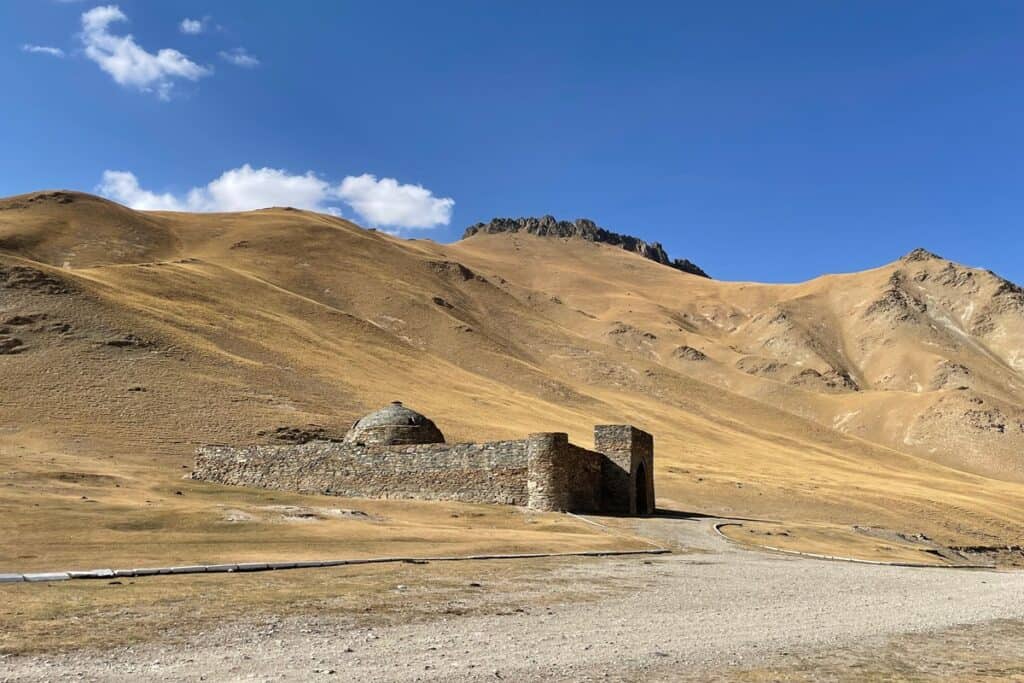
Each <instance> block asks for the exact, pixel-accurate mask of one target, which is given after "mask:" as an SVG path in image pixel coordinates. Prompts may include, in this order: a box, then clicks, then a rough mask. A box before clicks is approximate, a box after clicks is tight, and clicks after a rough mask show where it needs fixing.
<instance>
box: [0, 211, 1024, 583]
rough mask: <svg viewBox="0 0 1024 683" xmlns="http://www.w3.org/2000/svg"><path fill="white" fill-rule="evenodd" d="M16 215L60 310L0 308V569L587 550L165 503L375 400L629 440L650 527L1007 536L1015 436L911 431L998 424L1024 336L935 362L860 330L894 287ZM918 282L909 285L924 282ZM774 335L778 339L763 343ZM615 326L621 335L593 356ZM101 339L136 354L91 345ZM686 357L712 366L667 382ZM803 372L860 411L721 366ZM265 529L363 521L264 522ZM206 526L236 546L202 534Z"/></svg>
mask: <svg viewBox="0 0 1024 683" xmlns="http://www.w3.org/2000/svg"><path fill="white" fill-rule="evenodd" d="M30 199H32V198H25V197H22V198H15V199H14V200H11V201H8V202H6V203H4V205H3V206H2V207H0V208H2V209H3V212H2V217H3V221H2V222H0V268H7V269H9V268H12V267H31V268H34V269H36V270H40V271H43V272H45V273H47V274H49V275H50V276H52V277H53V278H56V279H57V280H58V281H60V282H63V283H65V284H67V285H68V287H69V289H70V290H71V291H69V292H68V293H63V294H48V293H46V292H43V291H37V290H32V289H10V288H0V315H2V316H4V317H6V316H7V315H14V314H17V315H28V314H32V315H38V316H40V317H39V319H38V322H36V323H33V324H32V325H26V326H20V327H17V328H11V329H12V332H10V333H11V334H16V335H18V336H19V338H23V341H24V342H25V351H24V352H22V353H19V354H16V355H8V356H0V369H2V372H0V515H2V516H0V567H2V569H4V570H15V569H24V570H30V569H43V568H53V567H54V566H66V565H78V566H88V567H91V566H96V565H98V564H117V563H124V564H148V563H164V562H184V563H192V562H199V561H215V560H218V559H230V560H235V561H238V560H245V559H279V558H280V559H289V558H292V557H296V556H302V557H308V556H311V555H312V556H316V557H322V556H324V555H332V556H344V557H349V556H353V555H355V554H394V553H398V552H402V553H416V552H420V551H422V550H426V549H429V550H430V551H431V553H434V552H437V551H438V550H439V549H440V550H443V551H444V552H451V553H458V552H463V551H468V550H470V549H472V550H473V551H476V550H481V549H491V548H500V549H517V550H527V549H529V550H533V549H539V548H547V549H571V548H579V547H584V546H586V547H589V546H590V545H592V544H593V543H595V542H597V543H600V542H606V541H602V540H601V539H602V537H601V536H600V535H599V534H597V533H596V532H595V531H594V530H592V529H584V528H582V527H579V526H575V525H568V523H566V522H565V521H562V520H559V519H558V518H545V517H538V518H536V519H533V520H531V519H530V518H528V517H527V516H524V515H522V514H521V513H519V512H516V511H513V510H500V509H481V508H474V507H472V506H454V505H453V506H448V505H419V504H412V503H398V502H366V501H359V502H356V501H340V500H338V499H328V498H323V497H305V496H289V495H287V494H282V493H275V492H260V491H245V490H241V489H230V490H229V489H222V488H217V487H211V486H205V485H198V484H195V483H192V482H189V481H187V480H183V479H182V476H183V475H185V474H187V471H188V467H189V465H190V463H191V460H192V452H193V450H194V448H195V447H196V446H197V445H199V444H202V443H210V442H219V443H247V442H254V441H266V440H268V439H269V437H267V436H261V435H260V434H259V432H261V431H266V430H273V429H274V428H276V427H278V426H282V425H290V426H301V425H304V424H307V423H317V424H321V425H324V426H326V427H328V428H329V429H332V430H334V431H336V432H341V431H344V429H345V428H346V427H347V426H348V425H349V424H350V423H351V421H352V420H353V419H354V418H356V417H358V416H359V415H361V414H363V413H365V412H367V411H368V410H370V409H373V408H376V407H378V406H379V405H382V404H384V403H386V402H387V401H389V400H392V399H396V398H400V399H403V400H405V401H406V403H407V404H409V405H411V406H413V407H414V408H416V409H418V410H420V411H422V412H424V413H426V414H428V415H430V416H431V417H433V418H434V419H435V420H436V421H437V422H438V424H439V425H440V427H441V428H442V430H443V431H445V433H446V435H447V436H448V437H449V440H477V439H489V438H508V437H521V436H522V435H524V434H526V433H528V432H533V431H541V430H559V431H567V432H569V434H570V436H571V437H572V439H573V440H574V441H576V442H578V443H581V444H583V445H587V444H589V443H591V435H590V429H591V425H593V424H595V423H610V422H631V423H634V424H636V425H638V426H640V427H642V428H644V429H646V430H648V431H650V432H652V433H653V434H654V435H655V437H656V451H657V452H656V469H657V471H656V481H657V489H658V496H659V504H660V505H662V506H665V507H672V508H675V509H681V510H692V511H701V512H705V513H711V514H717V515H725V516H729V515H738V516H751V517H759V518H764V519H771V520H781V521H785V522H786V523H791V524H793V525H795V526H794V527H793V528H794V529H797V530H804V529H811V528H813V527H814V525H835V526H849V525H853V524H862V525H870V526H877V527H881V528H885V529H890V530H893V531H896V532H901V533H906V534H908V535H913V534H916V533H925V534H927V535H928V536H929V537H931V538H933V539H934V540H935V541H936V542H938V543H943V544H950V545H972V544H973V545H995V544H1000V543H1003V544H1006V543H1019V542H1020V539H1021V538H1024V507H1022V506H1021V505H1020V501H1021V500H1022V498H1024V485H1022V484H1021V483H1019V480H1020V479H1021V472H1020V471H1019V470H1018V469H1016V468H1018V466H1019V457H1018V454H1019V452H1020V448H1021V446H1022V444H1024V441H1022V440H1021V439H1022V438H1024V437H1021V436H1019V435H1017V433H1016V432H1014V431H1013V429H1012V428H1011V429H1007V430H1005V433H1004V434H1002V436H993V435H992V434H990V433H989V432H988V431H985V432H984V433H982V432H978V433H975V432H974V431H971V430H972V429H973V428H972V427H969V426H964V425H962V424H961V423H960V422H958V421H957V420H958V419H959V418H958V417H957V416H958V415H960V414H961V413H962V411H963V409H964V406H960V405H959V404H956V405H953V404H949V407H948V409H946V408H942V410H941V411H940V413H941V415H939V416H938V417H935V415H934V414H933V413H929V411H932V410H933V409H934V408H935V407H936V406H940V407H942V406H946V405H947V403H944V402H948V401H954V400H956V401H959V400H960V399H961V398H963V400H965V401H967V400H970V399H971V398H976V397H978V396H984V398H983V400H984V401H986V402H987V403H986V404H985V407H986V409H988V408H989V407H1001V408H1000V409H1002V410H1004V412H1005V413H1006V414H1007V415H1008V416H1010V415H1015V414H1014V413H1012V410H1011V409H1016V407H1017V406H1019V405H1020V399H1019V393H1016V394H1015V393H1014V390H1013V389H1012V387H1011V385H1012V383H1013V381H1016V380H1013V378H1014V377H1019V374H1020V373H1019V368H1017V366H1016V365H1014V363H1016V362H1017V361H1016V360H1014V359H1013V358H1012V357H1010V355H1008V354H1009V353H1010V352H1011V351H1012V348H1014V344H1016V348H1019V347H1020V344H1021V343H1022V340H1024V336H1022V330H1024V327H1021V326H1020V325H1019V324H1018V322H1015V321H1016V318H1012V317H1006V318H1005V319H1003V318H1000V319H998V320H995V322H996V323H998V324H999V325H1001V326H1002V327H1001V329H1002V331H1003V332H1002V335H1001V336H999V338H998V343H997V341H996V340H994V339H989V338H986V339H982V340H976V341H977V344H981V345H982V346H983V347H984V348H983V349H982V350H979V348H981V347H977V345H975V344H973V343H972V344H962V343H961V348H960V349H959V350H951V348H952V347H950V343H951V342H949V339H950V338H951V337H950V336H949V334H952V333H949V334H947V333H946V332H943V331H942V330H939V331H938V332H935V331H931V332H929V331H927V330H929V329H931V328H927V326H925V327H920V328H906V329H903V328H901V329H900V330H897V331H895V332H893V331H889V330H888V329H887V328H886V329H883V328H881V327H878V325H877V324H876V323H870V324H869V323H868V322H865V318H864V315H863V311H864V307H865V306H866V305H867V304H869V303H870V302H871V301H873V300H874V299H876V298H877V297H878V296H880V295H881V294H882V293H883V292H884V291H885V288H886V286H887V284H886V283H887V282H888V279H889V278H890V276H891V275H892V273H893V272H895V270H897V269H900V268H902V269H908V268H918V267H919V266H917V265H906V264H902V265H901V264H894V265H893V266H889V267H886V268H883V269H879V270H877V271H870V272H868V273H863V274H857V275H851V276H836V277H829V278H823V279H820V280H816V281H814V282H812V283H807V284H805V285H799V286H777V287H771V286H762V285H749V284H743V283H721V282H712V281H706V280H703V279H700V278H695V277H691V276H687V275H684V274H682V273H679V272H677V271H674V270H671V269H668V268H664V267H662V266H658V265H657V264H653V263H651V262H648V261H645V260H643V259H641V258H639V257H637V256H634V255H631V254H627V253H624V252H622V251H620V250H616V249H612V248H607V247H604V246H600V245H594V244H590V243H585V242H581V241H569V242H561V241H558V240H550V239H542V238H533V237H527V236H507V235H506V236H481V237H476V238H473V239H471V240H468V241H465V242H460V243H457V244H455V245H438V244H434V243H432V242H429V241H405V240H399V239H395V238H392V237H390V236H387V235H383V234H380V233H376V232H370V231H365V230H362V229H360V228H358V227H357V226H354V225H352V224H350V223H347V222H345V221H343V220H338V219H334V218H331V217H327V216H321V215H316V214H311V213H308V212H301V211H290V210H282V209H274V210H266V211H256V212H249V213H245V214H221V215H210V214H206V215H189V214H161V213H152V214H139V213H137V212H132V211H128V210H126V209H123V208H121V207H116V206H114V205H111V204H109V203H107V202H103V201H100V200H97V199H95V198H89V197H87V196H84V195H72V196H71V201H70V202H69V203H63V202H62V201H57V200H54V199H48V198H45V197H44V198H41V199H33V200H32V201H29V200H30ZM456 261H457V262H459V263H462V264H465V265H466V266H468V267H469V268H470V269H471V271H472V272H470V273H469V274H466V273H465V272H464V271H461V270H460V269H459V268H458V267H456V266H452V265H450V263H449V262H456ZM920 267H923V268H926V269H930V270H929V273H931V275H930V276H929V277H930V279H929V280H928V281H927V282H928V283H931V282H933V281H936V280H938V279H940V276H941V272H940V271H941V269H942V268H944V266H943V265H942V263H938V262H937V263H935V264H925V265H924V266H920ZM932 271H934V273H933V272H932ZM977 277H978V278H981V275H978V276H977ZM922 286H924V285H922ZM928 286H929V287H932V285H931V284H928ZM936 287H937V285H936ZM991 289H992V284H991V282H990V281H989V280H985V281H984V283H983V286H980V288H979V289H978V291H977V292H973V293H967V292H964V293H963V296H961V297H960V299H962V300H963V301H964V302H969V300H973V299H972V297H973V298H977V299H978V301H979V303H984V301H983V300H984V297H986V296H989V295H990V294H991V291H990V290H991ZM929 291H931V290H929ZM934 293H935V296H939V294H941V292H940V290H939V289H934ZM434 297H440V298H442V299H444V300H445V301H446V302H447V303H448V304H449V305H450V307H448V306H439V305H437V304H435V303H434V301H433V298H434ZM958 301H959V299H958V300H957V301H953V300H952V299H950V301H948V302H947V301H945V300H943V301H942V302H940V303H941V306H939V308H941V307H942V306H947V304H948V306H953V307H954V308H955V306H954V304H956V305H957V306H959V305H960V304H959V303H958ZM950 302H952V303H950ZM936 310H938V308H937V309H936ZM780 312H783V313H785V314H786V316H788V319H789V320H791V321H795V322H794V323H793V325H794V326H795V327H794V326H783V327H784V329H781V328H780V330H779V331H773V330H774V328H773V327H772V326H771V325H770V324H769V323H770V322H771V320H773V319H775V317H777V315H778V314H779V313H780ZM953 313H955V314H956V316H960V317H961V318H962V317H963V313H964V311H963V310H960V309H956V310H952V309H951V310H950V314H951V315H952V314H953ZM1007 315H1010V314H1007ZM956 316H954V317H956ZM957 319H960V318H957ZM964 319H966V318H964ZM619 323H625V324H626V325H629V326H632V330H630V329H627V330H626V331H625V332H621V333H615V334H612V333H611V330H612V329H613V328H617V326H618V325H619ZM812 323H814V324H812ZM819 323H820V324H819ZM61 325H66V326H68V329H67V330H66V331H63V332H62V331H58V330H59V326H61ZM645 332H646V333H649V336H647V335H645V334H644V333H645ZM126 335H134V337H135V338H137V339H138V340H141V341H140V342H139V343H130V344H129V345H128V346H111V345H109V344H108V343H107V342H109V341H111V340H116V339H124V338H125V336H126ZM958 343H959V342H958ZM682 344H687V345H691V346H694V347H699V348H702V349H705V350H706V351H707V353H708V355H709V357H711V359H712V362H709V363H693V362H683V361H680V360H678V359H676V358H675V357H674V356H673V350H674V349H675V348H676V347H677V346H679V345H682ZM986 344H987V346H985V345H986ZM826 348H840V349H841V350H842V355H843V359H844V362H847V361H848V362H849V363H851V365H852V366H853V367H854V370H855V371H856V374H857V376H858V377H857V378H858V380H859V381H860V382H862V383H863V384H864V385H865V387H866V388H868V389H869V390H866V391H861V392H857V393H841V394H834V393H829V392H826V391H818V390H816V389H814V388H810V389H809V388H807V387H798V386H794V385H792V384H791V383H789V381H788V380H787V379H786V377H785V376H783V377H781V378H779V377H776V378H772V377H764V376H760V375H751V374H748V373H746V372H743V371H740V370H738V369H736V367H735V362H736V361H737V360H738V358H739V357H741V356H745V355H751V354H752V353H753V352H754V351H755V350H756V351H757V353H758V354H761V355H765V356H768V355H772V354H774V356H775V357H777V359H782V360H784V361H785V364H786V365H787V367H788V368H789V370H787V372H791V371H792V370H793V368H794V367H797V366H796V365H795V363H796V362H797V359H799V358H802V357H804V356H806V363H807V364H808V365H809V366H816V367H820V366H821V364H822V362H824V361H823V360H822V358H821V354H825V355H828V354H826V352H825V350H824V349H826ZM734 349H740V351H742V353H741V352H740V351H736V350H734ZM815 349H816V350H815ZM863 349H874V350H873V351H870V353H869V352H868V351H864V350H863ZM936 349H938V351H937V350H936ZM811 352H813V354H812V353H811ZM940 352H941V353H940ZM808 354H811V355H808ZM815 354H817V355H815ZM943 354H945V355H947V356H950V357H955V358H960V359H962V360H965V361H969V362H970V364H971V366H972V368H974V375H973V379H972V382H974V383H975V384H976V387H975V389H972V390H971V391H968V392H956V391H953V390H951V389H943V390H939V391H932V392H930V391H921V392H917V391H915V390H913V388H912V387H911V386H910V384H909V383H910V382H911V377H912V376H915V377H918V379H927V378H926V374H927V373H930V372H931V371H932V369H933V367H934V364H935V362H936V361H937V359H938V358H939V357H940V356H943ZM943 357H944V356H943ZM801 362H803V361H801ZM1015 368H1016V369H1015ZM889 375H892V377H894V378H895V379H892V380H891V381H889V383H888V384H886V383H885V381H883V380H884V379H885V377H887V376H889ZM929 376H930V375H929ZM1008 378H1009V379H1008ZM950 397H952V398H950ZM929 415H931V417H929ZM1014 419H1016V418H1014ZM1010 425H1011V427H1012V425H1013V423H1012V422H1011V423H1010ZM965 443H967V445H966V446H965V445H964V444H965ZM949 444H953V445H949ZM1011 456H1012V457H1011ZM177 491H181V493H182V495H180V496H179V495H176V492H177ZM83 496H84V497H85V498H83ZM273 505H299V506H305V507H313V508H332V507H344V508H357V509H359V510H362V511H364V512H367V513H370V514H371V515H372V516H374V519H373V520H363V519H350V518H337V519H334V518H327V519H323V520H321V521H316V522H285V521H282V519H281V515H278V514H275V513H273V512H272V511H270V510H269V509H268V506H273ZM231 510H237V511H240V512H242V513H244V514H245V515H251V516H252V518H253V519H252V520H251V521H249V522H244V523H242V522H229V521H226V519H225V518H226V516H229V511H231ZM452 514H459V515H460V516H459V517H452ZM473 515H478V516H475V517H474V516H473ZM800 533H802V532H800ZM800 533H798V534H797V535H796V539H795V540H794V543H795V544H796V545H799V544H800V543H801V539H802V538H803V537H802V536H801V535H800ZM833 540H834V543H833V546H835V547H832V546H830V547H831V548H832V551H833V552H832V553H831V554H844V552H843V549H844V548H843V547H844V546H845V545H846V544H847V542H848V540H849V539H846V538H844V537H839V536H836V537H833ZM806 543H807V545H806V546H805V547H815V548H818V547H820V546H821V544H822V543H823V541H822V539H821V537H820V536H808V537H807V539H806Z"/></svg>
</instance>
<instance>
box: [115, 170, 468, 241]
mask: <svg viewBox="0 0 1024 683" xmlns="http://www.w3.org/2000/svg"><path fill="white" fill-rule="evenodd" d="M96 191H97V192H99V193H100V194H102V195H103V196H105V197H109V198H110V199H113V200H115V201H118V202H120V203H122V204H125V205H126V206H130V207H132V208H133V209H141V210H150V211H156V210H164V211H250V210H253V209H262V208H266V207H269V206H294V207H296V208H299V209H309V210H311V211H319V212H321V213H329V214H333V215H336V216H337V215H341V211H340V209H339V208H338V206H337V204H338V203H339V202H344V203H346V204H348V205H349V206H351V207H352V208H353V209H354V210H355V211H356V213H358V214H359V215H360V216H361V217H362V218H363V219H365V220H366V221H368V222H369V223H370V224H371V225H374V226H379V227H391V228H433V227H436V226H438V225H448V223H449V222H450V220H451V215H452V209H453V207H454V206H455V201H454V200H453V199H451V198H447V197H446V198H443V199H439V198H437V197H434V195H433V193H432V192H431V191H430V190H428V189H426V188H424V187H422V186H421V185H403V184H401V183H399V182H398V181H397V180H395V179H394V178H382V179H380V180H378V179H377V178H376V176H373V175H369V174H363V175H361V176H348V177H346V178H345V179H344V180H343V181H342V182H341V184H340V185H338V186H333V185H331V184H330V183H329V182H327V181H326V180H323V179H322V178H320V177H319V176H317V175H316V174H315V173H313V172H312V171H307V172H306V173H304V174H291V173H289V172H288V171H285V170H282V169H276V168H266V167H264V168H253V167H252V166H250V165H249V164H245V165H244V166H241V167H239V168H235V169H231V170H230V171H225V172H224V173H222V174H221V176H220V177H219V178H217V179H215V180H213V181H211V182H209V183H207V184H206V185H203V186H201V187H194V188H192V189H191V190H189V191H188V192H187V193H186V194H185V195H184V196H175V195H173V194H170V193H164V194H158V193H156V192H151V191H149V190H146V189H143V188H142V187H141V186H140V185H139V181H138V179H137V178H136V177H135V174H133V173H131V172H130V171H104V173H103V181H102V182H101V183H100V184H99V185H98V186H97V188H96Z"/></svg>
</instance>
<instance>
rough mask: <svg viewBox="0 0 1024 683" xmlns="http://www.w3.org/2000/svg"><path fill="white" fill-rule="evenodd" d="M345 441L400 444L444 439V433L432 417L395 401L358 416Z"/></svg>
mask: <svg viewBox="0 0 1024 683" xmlns="http://www.w3.org/2000/svg"><path fill="white" fill-rule="evenodd" d="M345 443H351V444H366V445H369V446H397V445H403V444H417V443H444V435H443V434H441V430H439V429H438V428H437V425H435V424H434V423H433V422H432V421H431V420H430V419H429V418H427V417H425V416H423V415H420V414H419V413H417V412H416V411H415V410H410V409H409V408H406V407H405V406H403V405H402V402H401V401H392V402H391V405H388V406H385V407H384V408H381V409H380V410H376V411H374V412H372V413H370V414H369V415H367V416H366V417H363V418H360V419H358V420H356V422H355V424H353V425H352V428H351V429H349V430H348V433H347V434H346V435H345Z"/></svg>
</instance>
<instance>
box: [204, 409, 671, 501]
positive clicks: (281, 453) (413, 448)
mask: <svg viewBox="0 0 1024 683" xmlns="http://www.w3.org/2000/svg"><path fill="white" fill-rule="evenodd" d="M653 468H654V450H653V439H652V438H651V435H650V434H648V433H647V432H643V431H641V430H639V429H636V428H635V427H631V426H629V425H603V426H598V427H595V428H594V450H587V449H585V448H580V447H579V446H576V445H574V444H571V443H569V437H568V435H567V434H565V433H562V432H544V433H538V434H531V435H530V436H529V437H528V438H526V439H523V440H519V441H492V442H489V443H455V444H446V443H431V444H416V445H392V446H379V445H368V444H362V443H356V444H353V443H337V442H327V441H311V442H309V443H305V444H300V445H279V446H248V447H243V448H232V447H227V446H204V447H202V448H200V449H199V450H198V452H197V455H196V465H195V469H194V471H193V472H192V478H193V479H199V480H203V481H210V482H214V483H218V484H228V485H234V486H253V487H259V488H268V489H279V490H284V491H298V492H300V493H314V494H324V495H334V496H343V497H349V498H412V499H419V500H456V501H461V502H473V503H501V504H506V505H522V506H527V507H530V508H533V509H535V510H571V511H575V512H610V513H613V514H637V513H639V514H650V513H651V512H653V511H654V483H653V472H654V469H653ZM638 482H639V486H638Z"/></svg>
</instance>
